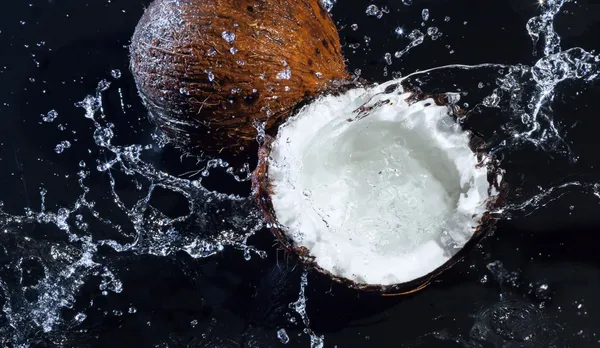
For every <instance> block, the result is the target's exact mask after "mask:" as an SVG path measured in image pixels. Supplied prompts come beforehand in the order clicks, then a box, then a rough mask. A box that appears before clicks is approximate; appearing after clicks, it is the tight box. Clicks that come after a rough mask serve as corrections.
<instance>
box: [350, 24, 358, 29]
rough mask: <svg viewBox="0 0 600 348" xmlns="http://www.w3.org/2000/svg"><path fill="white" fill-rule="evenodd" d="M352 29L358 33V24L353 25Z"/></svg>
mask: <svg viewBox="0 0 600 348" xmlns="http://www.w3.org/2000/svg"><path fill="white" fill-rule="evenodd" d="M350 28H352V30H354V31H357V30H358V24H356V23H355V24H352V25H351V26H350Z"/></svg>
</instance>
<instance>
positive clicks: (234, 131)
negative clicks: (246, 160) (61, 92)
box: [130, 0, 348, 154]
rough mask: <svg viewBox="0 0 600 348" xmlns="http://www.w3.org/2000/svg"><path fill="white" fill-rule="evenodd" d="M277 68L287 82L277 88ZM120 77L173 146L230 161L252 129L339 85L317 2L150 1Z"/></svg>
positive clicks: (330, 31) (339, 62)
mask: <svg viewBox="0 0 600 348" xmlns="http://www.w3.org/2000/svg"><path fill="white" fill-rule="evenodd" d="M224 31H230V32H233V33H234V34H235V39H234V40H233V42H232V43H231V44H230V43H228V42H227V40H225V39H224V38H223V32H224ZM231 48H235V49H236V50H237V52H235V54H232V53H231V52H230V49H231ZM238 61H243V62H244V63H243V65H242V64H239V63H238ZM284 61H285V63H284ZM284 64H287V67H288V68H289V69H290V72H291V77H290V78H289V80H286V79H278V78H277V74H278V73H279V72H281V71H283V70H284V69H286V66H285V65H284ZM130 68H131V71H132V73H133V75H134V78H135V81H136V84H137V87H138V92H139V95H140V97H141V99H142V101H143V103H144V104H145V105H146V107H147V108H148V111H149V114H150V115H149V117H150V119H151V120H152V121H153V123H155V124H156V125H157V126H158V127H159V128H160V129H161V130H162V131H163V132H164V133H166V134H167V136H168V137H170V138H171V139H172V140H173V141H174V142H175V143H176V144H178V145H180V146H182V147H187V148H197V147H199V148H201V149H203V150H206V151H210V152H221V151H223V150H225V152H231V153H233V154H235V153H237V152H239V151H241V150H243V147H245V146H247V145H248V144H250V143H251V142H255V139H256V136H257V130H256V128H255V126H254V124H255V123H256V121H259V122H266V129H269V128H271V127H272V126H273V125H274V124H275V123H277V122H279V121H281V120H282V119H284V118H285V117H287V116H288V115H289V113H290V111H291V110H292V108H293V107H294V106H295V105H296V104H298V103H299V102H300V101H302V100H303V99H304V98H306V97H310V96H314V95H316V94H318V93H319V92H321V91H324V90H326V89H327V88H328V87H329V86H330V84H331V83H332V81H337V80H343V79H346V78H347V76H348V74H347V72H346V70H345V64H344V58H343V56H342V51H341V46H340V40H339V36H338V33H337V29H336V26H335V23H334V22H333V20H332V19H331V17H330V15H329V13H328V12H327V10H326V9H325V8H324V7H323V6H322V4H321V1H319V0H251V1H250V0H178V1H174V0H155V1H154V2H152V3H151V4H150V6H149V7H148V8H147V9H146V11H145V12H144V14H143V16H142V18H141V19H140V21H139V23H138V25H137V27H136V29H135V33H134V35H133V38H132V42H131V46H130ZM209 71H211V72H212V74H213V75H214V79H213V81H210V80H209V74H208V72H209ZM318 74H321V75H320V76H317V75H318ZM286 86H287V87H288V88H289V90H288V91H286V90H285V89H286ZM235 89H238V90H237V91H235ZM232 90H234V91H233V92H232ZM188 94H189V95H188ZM274 96H276V98H274ZM240 147H242V148H240Z"/></svg>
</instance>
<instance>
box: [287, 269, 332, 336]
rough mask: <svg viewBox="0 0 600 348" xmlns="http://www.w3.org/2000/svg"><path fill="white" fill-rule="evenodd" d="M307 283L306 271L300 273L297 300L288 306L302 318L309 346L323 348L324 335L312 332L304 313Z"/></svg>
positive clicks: (306, 315)
mask: <svg viewBox="0 0 600 348" xmlns="http://www.w3.org/2000/svg"><path fill="white" fill-rule="evenodd" d="M307 285H308V272H306V271H305V272H304V273H302V277H301V278H300V292H299V294H298V300H297V301H296V302H293V303H290V308H292V309H294V310H295V311H296V313H298V314H299V315H300V318H302V323H304V333H306V334H308V335H309V336H310V347H311V348H323V346H324V344H325V336H319V335H317V334H315V333H314V332H313V330H312V329H311V328H310V319H309V318H308V314H307V313H306V301H307V300H306V293H305V290H306V286H307Z"/></svg>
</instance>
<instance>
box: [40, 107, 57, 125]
mask: <svg viewBox="0 0 600 348" xmlns="http://www.w3.org/2000/svg"><path fill="white" fill-rule="evenodd" d="M41 116H42V120H43V121H44V122H52V121H54V120H55V119H56V118H57V117H58V112H56V110H50V111H48V113H47V114H46V115H41Z"/></svg>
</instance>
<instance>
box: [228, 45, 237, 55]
mask: <svg viewBox="0 0 600 348" xmlns="http://www.w3.org/2000/svg"><path fill="white" fill-rule="evenodd" d="M229 52H230V53H231V54H236V53H238V49H237V48H235V47H231V48H230V49H229Z"/></svg>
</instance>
